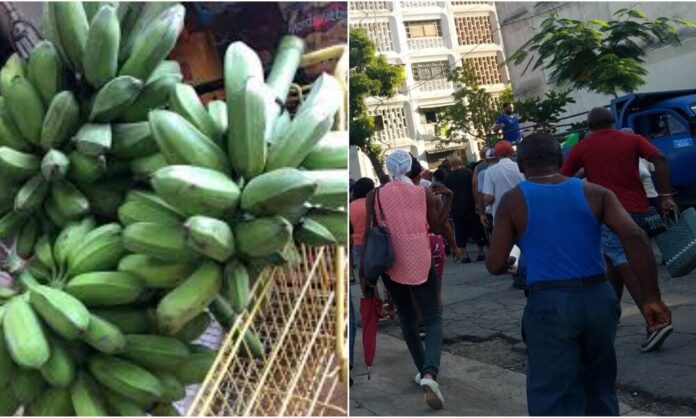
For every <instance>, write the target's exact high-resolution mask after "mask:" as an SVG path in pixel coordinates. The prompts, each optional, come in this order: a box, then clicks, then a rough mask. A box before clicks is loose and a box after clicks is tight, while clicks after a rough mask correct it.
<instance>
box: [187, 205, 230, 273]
mask: <svg viewBox="0 0 696 418" xmlns="http://www.w3.org/2000/svg"><path fill="white" fill-rule="evenodd" d="M184 229H185V236H186V243H187V244H188V246H189V247H190V248H191V249H193V250H194V251H196V252H198V253H199V254H201V255H204V256H206V257H209V258H212V259H213V260H216V261H219V262H221V263H223V262H225V261H226V260H228V259H229V258H230V257H232V255H233V254H234V237H233V236H232V230H231V229H230V227H229V225H227V223H226V222H224V221H221V220H219V219H215V218H210V217H208V216H200V215H198V216H192V217H190V218H189V219H188V220H187V221H186V223H185V224H184Z"/></svg>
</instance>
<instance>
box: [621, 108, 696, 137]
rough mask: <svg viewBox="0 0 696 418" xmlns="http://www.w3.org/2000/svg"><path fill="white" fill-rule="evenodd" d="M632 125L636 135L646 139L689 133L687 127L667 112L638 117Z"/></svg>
mask: <svg viewBox="0 0 696 418" xmlns="http://www.w3.org/2000/svg"><path fill="white" fill-rule="evenodd" d="M633 125H634V130H635V132H636V133H637V134H640V135H643V136H644V137H646V138H648V139H655V138H660V137H663V136H670V135H681V134H688V133H689V128H688V126H686V125H684V123H683V122H682V121H681V120H680V119H678V118H677V117H676V116H675V115H674V114H672V113H668V112H660V113H650V114H647V115H641V116H638V117H636V118H635V119H634V121H633Z"/></svg>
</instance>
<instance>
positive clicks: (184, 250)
mask: <svg viewBox="0 0 696 418" xmlns="http://www.w3.org/2000/svg"><path fill="white" fill-rule="evenodd" d="M123 245H124V246H125V248H126V249H127V250H128V251H131V252H133V253H140V254H145V255H148V256H150V257H154V258H157V259H160V260H164V261H192V260H194V259H196V258H198V257H199V256H198V254H196V253H194V252H193V251H191V250H190V249H189V248H188V246H187V245H186V239H185V235H184V228H183V226H181V225H171V224H157V223H153V222H138V223H134V224H132V225H128V226H127V227H126V228H125V229H124V230H123Z"/></svg>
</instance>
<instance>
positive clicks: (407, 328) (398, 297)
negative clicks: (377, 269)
mask: <svg viewBox="0 0 696 418" xmlns="http://www.w3.org/2000/svg"><path fill="white" fill-rule="evenodd" d="M382 281H383V282H384V286H386V288H387V290H388V291H389V293H390V294H391V296H392V298H393V299H394V303H395V304H396V309H397V311H398V312H399V322H401V333H402V334H403V336H404V340H405V341H406V345H407V346H408V351H409V352H410V353H411V357H412V358H413V362H414V363H415V365H416V368H417V369H418V371H419V372H420V373H421V376H423V375H424V374H426V373H432V374H433V376H437V373H438V372H439V371H440V354H441V351H442V309H441V308H440V297H439V292H438V285H437V275H436V274H435V269H434V268H432V267H431V268H430V272H429V273H428V280H426V282H425V283H423V284H419V285H418V286H408V285H404V284H401V283H396V282H395V281H393V280H391V278H390V277H389V276H388V275H386V274H383V275H382ZM411 293H413V296H414V297H415V300H416V303H417V304H418V308H419V309H420V312H421V315H422V317H423V322H424V323H425V348H423V344H421V340H420V336H419V335H418V324H417V319H416V311H415V307H414V306H413V303H412V299H411Z"/></svg>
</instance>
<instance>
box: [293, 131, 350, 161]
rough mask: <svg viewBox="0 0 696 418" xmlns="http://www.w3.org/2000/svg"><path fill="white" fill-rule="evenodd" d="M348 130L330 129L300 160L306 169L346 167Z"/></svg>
mask: <svg viewBox="0 0 696 418" xmlns="http://www.w3.org/2000/svg"><path fill="white" fill-rule="evenodd" d="M348 139H349V138H348V132H346V131H332V132H329V133H328V134H326V135H325V136H324V137H323V138H322V139H321V140H320V141H319V143H318V144H317V145H315V146H314V148H313V149H312V151H311V152H310V153H309V155H307V157H305V159H304V161H302V167H304V168H306V169H308V170H327V169H332V168H348V153H347V152H346V150H347V149H348Z"/></svg>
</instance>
